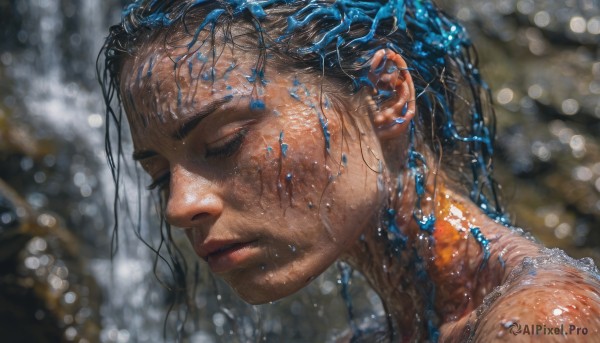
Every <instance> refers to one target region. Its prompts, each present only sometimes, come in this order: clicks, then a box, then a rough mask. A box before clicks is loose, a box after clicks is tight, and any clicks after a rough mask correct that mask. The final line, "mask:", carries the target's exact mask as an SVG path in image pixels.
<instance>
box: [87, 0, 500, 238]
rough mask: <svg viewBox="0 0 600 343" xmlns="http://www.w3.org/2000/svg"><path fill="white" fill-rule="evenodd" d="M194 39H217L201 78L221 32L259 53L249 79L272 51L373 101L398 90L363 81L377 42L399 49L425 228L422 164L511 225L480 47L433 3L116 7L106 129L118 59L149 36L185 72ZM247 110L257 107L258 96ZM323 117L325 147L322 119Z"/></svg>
mask: <svg viewBox="0 0 600 343" xmlns="http://www.w3.org/2000/svg"><path fill="white" fill-rule="evenodd" d="M240 30H241V31H240ZM207 37H208V38H207ZM199 39H208V40H209V42H208V43H210V44H211V46H212V47H213V49H212V56H197V58H198V59H199V60H202V61H203V63H205V65H206V69H205V73H203V74H202V75H204V76H200V75H199V77H206V78H207V79H210V78H211V75H214V69H213V67H214V65H215V61H216V59H218V56H219V51H218V50H217V49H216V48H215V44H216V42H217V39H220V40H221V41H220V42H224V43H230V44H237V45H236V46H237V47H240V48H246V49H249V50H253V51H255V52H256V54H257V56H258V58H257V62H256V66H255V68H254V69H253V70H252V73H253V75H252V77H251V78H248V81H249V82H251V83H254V84H255V86H257V85H258V86H260V83H266V82H268V74H267V73H265V70H266V66H267V63H271V62H270V59H273V60H274V61H276V60H280V61H285V63H280V64H278V65H279V66H280V67H281V68H289V69H290V70H304V71H308V72H310V73H312V74H314V75H322V76H324V79H326V80H330V81H332V82H333V83H334V84H335V85H337V86H339V91H340V92H346V93H347V94H348V95H352V94H356V93H358V92H360V91H361V89H363V88H372V89H374V90H375V91H376V92H377V94H376V95H375V96H374V100H375V102H376V104H381V103H382V102H383V101H385V100H387V99H389V98H390V97H392V96H393V93H391V92H389V91H387V90H385V89H383V88H379V87H378V85H377V84H373V83H372V82H371V81H370V80H369V77H368V73H369V69H370V64H369V62H370V61H371V59H372V57H373V55H374V54H375V53H376V52H377V51H378V50H380V49H384V48H385V49H390V50H393V51H394V52H396V53H398V54H399V55H401V56H402V57H403V58H404V60H406V62H407V65H408V68H409V71H410V73H411V76H412V78H413V81H414V85H415V91H416V94H417V95H416V99H414V101H416V108H417V116H415V118H414V119H413V120H412V121H411V122H410V130H409V133H410V138H409V146H408V155H407V156H408V158H407V164H406V167H407V170H408V172H409V173H411V176H412V177H414V183H415V187H416V189H415V191H416V194H417V198H418V199H417V202H416V204H415V209H414V212H413V216H414V218H415V220H416V221H417V222H418V223H419V225H420V227H421V229H423V230H425V231H428V232H432V231H433V224H434V222H435V217H434V216H433V214H425V213H423V211H422V210H421V200H422V199H421V198H422V197H423V196H424V194H425V184H426V182H427V180H426V177H427V175H429V174H430V173H429V170H431V169H432V168H433V169H438V168H439V166H440V165H443V166H444V170H443V172H444V174H445V175H447V177H448V178H449V179H450V180H453V181H454V184H455V185H456V186H457V187H458V188H462V189H463V190H464V191H465V192H466V193H467V194H468V195H469V197H470V198H471V200H472V201H473V202H474V203H476V204H477V205H478V206H479V207H480V208H481V209H482V210H483V211H484V212H485V213H486V214H488V216H490V217H491V218H493V219H495V220H496V221H498V222H501V223H503V224H506V225H508V219H507V216H506V215H505V213H504V210H503V208H502V206H501V202H500V199H499V192H498V185H497V184H496V182H495V180H494V178H493V175H492V172H493V163H492V156H493V146H494V136H495V122H494V121H495V117H494V111H493V108H492V103H491V96H490V92H489V89H488V87H487V85H486V84H485V82H484V81H483V80H482V78H481V76H480V73H479V70H478V69H477V63H476V62H477V61H476V54H475V51H474V49H473V47H472V44H471V41H470V39H469V37H468V35H467V33H466V32H465V30H464V28H463V27H462V26H461V25H460V24H458V23H457V22H456V21H455V20H453V19H452V18H450V17H449V16H447V15H446V14H445V13H443V12H442V11H441V10H440V9H439V8H437V7H436V6H435V5H434V4H433V3H432V2H430V1H427V0H390V1H384V0H379V1H377V0H375V1H353V0H302V1H293V0H254V1H252V0H248V1H243V0H213V1H208V0H138V1H135V2H133V3H132V4H131V5H129V6H128V7H126V8H125V10H124V11H123V17H122V21H121V23H120V24H118V25H115V26H112V27H111V28H110V34H109V36H108V38H107V39H106V42H105V44H104V46H103V48H102V51H101V53H100V58H99V63H98V73H99V78H100V82H101V84H102V89H103V94H104V99H105V101H106V105H107V113H106V115H107V120H106V122H107V137H109V136H110V131H111V128H110V123H111V122H113V123H115V124H116V126H117V127H118V128H119V129H118V130H120V127H121V123H122V119H123V116H122V106H121V105H122V100H123V99H122V96H123V95H124V94H125V93H123V90H121V89H120V82H121V79H120V76H121V71H122V68H123V65H124V62H125V61H126V60H127V59H128V58H131V56H134V55H135V54H136V53H139V52H140V51H141V50H143V48H144V46H147V45H148V44H167V45H169V44H170V45H171V46H177V47H184V48H185V47H187V48H188V51H187V52H186V54H185V56H181V58H178V57H175V58H174V59H173V62H174V65H175V69H177V68H183V67H184V66H185V61H186V59H188V58H190V56H193V55H194V54H199V52H197V49H198V48H197V46H198V45H202V44H204V43H206V42H199ZM240 42H243V44H242V43H240ZM248 42H253V44H247V43H248ZM248 46H250V47H248ZM272 57H274V58H272ZM273 63H275V62H273ZM151 68H152V66H150V67H149V69H151ZM114 99H116V101H117V104H116V105H115V104H114V103H113V100H114ZM125 100H127V99H125ZM411 100H412V99H411ZM251 106H259V107H260V106H264V104H261V103H260V100H258V99H256V101H254V102H251ZM321 125H322V130H323V137H324V139H325V140H326V146H327V145H328V139H329V132H328V129H327V123H326V119H323V120H321ZM119 132H120V131H119ZM119 139H120V136H119ZM106 149H107V155H108V157H109V163H110V166H111V168H112V170H113V176H114V177H115V181H116V182H117V181H118V178H119V172H120V170H119V161H120V159H119V157H118V155H119V153H120V151H121V148H120V141H119V142H118V145H117V152H116V154H115V152H114V151H113V150H114V146H113V144H112V143H111V142H110V140H109V139H107V144H106ZM399 180H400V178H399ZM399 182H400V181H399ZM401 186H402V185H400V184H399V185H398V191H400V190H401ZM390 211H391V210H390ZM394 218H395V216H394V213H390V223H389V224H388V229H389V230H391V231H394V228H396V225H395V223H394V221H395V219H394ZM393 233H394V232H393Z"/></svg>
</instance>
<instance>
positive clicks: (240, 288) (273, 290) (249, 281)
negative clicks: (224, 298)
mask: <svg viewBox="0 0 600 343" xmlns="http://www.w3.org/2000/svg"><path fill="white" fill-rule="evenodd" d="M276 277H277V273H274V274H272V275H268V274H267V275H265V274H262V273H261V274H258V273H257V274H255V275H253V276H251V277H246V278H240V279H238V280H225V281H226V282H227V283H228V284H229V285H230V287H231V288H233V290H234V291H235V292H236V293H237V295H238V296H239V297H240V298H241V299H242V300H244V301H245V302H247V303H249V304H252V305H261V304H266V303H269V302H272V301H277V300H280V299H282V298H285V297H287V296H290V295H292V294H294V293H296V292H298V291H299V290H301V289H302V288H304V287H305V286H306V285H307V284H308V283H309V282H303V281H300V280H291V279H290V278H288V277H286V278H284V280H274V278H276ZM302 280H304V278H302ZM311 280H312V278H311Z"/></svg>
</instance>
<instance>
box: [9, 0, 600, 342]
mask: <svg viewBox="0 0 600 343" xmlns="http://www.w3.org/2000/svg"><path fill="white" fill-rule="evenodd" d="M122 2H123V1H119V0H103V1H98V0H0V23H2V27H3V29H2V31H1V32H0V337H2V340H3V341H6V342H58V341H69V342H70V341H73V342H82V343H83V342H156V341H161V340H166V341H174V340H175V339H176V337H177V336H176V331H177V325H178V323H177V321H176V320H174V319H173V320H165V314H166V312H167V309H168V307H169V304H170V299H169V296H168V293H167V292H165V291H164V289H163V288H161V287H160V285H159V283H158V282H157V281H156V278H155V276H154V273H153V261H154V255H153V253H152V252H151V251H150V250H149V249H148V248H147V247H145V246H144V245H143V244H141V243H140V241H139V240H138V239H137V238H136V237H135V235H134V234H133V233H134V230H133V229H132V228H137V230H139V232H140V234H142V236H144V237H146V239H147V240H149V241H150V242H151V243H154V244H155V245H156V244H157V242H158V241H157V234H156V229H155V226H153V224H152V223H151V224H150V225H149V226H148V225H146V220H147V219H145V218H142V219H138V218H128V217H125V218H121V227H123V228H124V229H123V230H121V231H120V235H119V237H118V240H119V251H118V253H117V255H116V256H115V257H114V259H113V261H112V262H111V258H110V242H111V239H112V238H113V237H112V234H113V232H112V225H113V221H114V220H113V216H112V213H113V210H112V199H113V192H114V189H113V188H114V187H113V181H112V177H111V175H110V172H109V171H108V169H107V166H106V158H105V154H104V133H103V125H104V114H103V113H104V105H103V100H102V98H101V94H100V89H99V87H98V85H97V81H96V70H95V59H96V54H97V51H98V50H99V48H100V46H101V44H102V41H103V38H104V36H105V34H106V32H107V28H108V26H109V24H111V23H115V22H117V21H118V19H119V16H120V9H121V8H122V6H123V3H122ZM440 3H441V5H442V7H444V8H445V9H446V11H448V12H449V13H452V14H453V15H455V16H456V17H458V18H459V19H460V20H461V21H462V22H463V23H464V24H465V25H466V26H467V27H468V28H469V30H470V32H471V34H472V38H473V41H474V43H475V45H476V46H477V48H478V53H479V57H480V65H481V69H482V72H483V74H484V76H485V78H486V80H487V81H488V83H489V84H490V86H491V88H492V90H493V98H494V101H495V103H496V105H497V106H496V110H497V119H498V132H499V134H498V147H497V150H498V154H497V158H496V168H497V178H498V179H499V180H500V182H501V183H502V185H503V193H504V199H505V202H506V203H507V205H508V210H509V212H510V213H511V215H512V216H511V218H512V219H513V221H514V222H515V223H516V224H517V225H518V226H521V227H523V228H525V229H527V230H529V231H531V232H532V233H533V234H534V235H535V236H536V237H537V238H539V239H540V240H541V241H543V242H544V244H546V245H547V246H550V247H560V248H562V249H565V250H566V251H567V252H568V253H569V254H570V255H572V256H574V257H584V256H591V257H592V258H594V259H595V260H596V262H597V263H598V262H600V225H599V224H600V145H599V144H600V120H599V119H600V58H599V56H600V45H599V43H600V4H599V3H598V1H597V0H560V1H557V0H452V1H440ZM128 168H129V167H128ZM124 172H125V181H124V182H125V183H130V186H129V187H128V190H130V191H132V192H131V194H128V193H124V194H123V195H122V198H123V204H129V206H131V208H132V210H131V211H130V213H137V210H136V208H137V207H138V206H140V207H143V208H146V207H148V206H149V204H148V203H147V200H145V199H144V198H143V197H141V198H138V197H137V196H136V194H135V192H133V190H135V189H136V188H137V186H136V172H135V170H133V169H131V170H129V169H126V170H125V171H124ZM150 205H151V204H150ZM123 206H125V205H123ZM137 223H140V225H139V226H138V225H136V224H137ZM163 269H165V266H162V267H161V265H159V267H158V271H159V272H158V274H159V276H160V275H162V274H161V273H162V270H163ZM163 274H164V273H163ZM201 274H203V272H201ZM165 275H167V274H165ZM200 277H201V280H203V281H202V282H201V283H202V288H203V290H202V291H201V292H199V293H198V295H197V296H196V297H195V304H194V308H196V309H198V311H197V312H198V313H196V314H195V315H196V316H195V317H193V319H192V320H189V321H188V324H187V325H186V327H185V332H187V333H188V334H187V336H186V338H183V340H189V341H193V342H221V341H223V342H231V341H232V340H233V341H235V340H236V339H237V340H239V341H244V340H245V339H246V338H244V337H259V338H260V337H265V338H266V341H281V340H282V339H283V337H285V341H288V342H293V341H297V342H303V341H316V342H318V341H325V340H326V339H327V337H330V336H331V335H332V334H335V333H336V332H340V331H341V330H344V329H346V328H347V327H348V318H347V316H344V315H340V313H341V314H345V306H344V303H343V300H342V299H341V297H340V296H339V288H338V286H337V284H338V283H339V282H338V272H337V270H336V269H335V268H333V269H332V270H331V271H329V272H328V273H327V274H326V275H325V276H323V277H321V278H319V279H318V280H316V282H315V283H314V284H313V285H312V286H311V287H309V288H307V289H306V290H305V291H303V292H301V293H300V294H298V295H297V296H295V297H292V298H290V299H286V300H284V301H281V302H278V303H276V304H271V305H265V306H260V307H252V306H246V305H241V304H239V302H238V300H236V299H235V297H232V296H231V294H229V293H228V290H227V287H224V286H223V285H221V284H220V283H219V282H218V281H216V280H213V279H212V278H210V277H208V276H206V275H201V276H200ZM167 279H168V277H167ZM351 294H352V298H353V300H354V301H355V305H356V308H357V309H356V313H355V315H356V316H357V317H358V318H359V319H357V322H358V321H360V320H369V319H372V320H376V318H378V317H379V316H380V315H381V313H382V309H381V305H380V304H379V303H378V300H377V297H376V296H375V295H374V294H373V292H372V291H368V290H365V288H364V287H363V286H361V280H360V277H355V278H354V279H353V285H352V289H351ZM178 314H181V313H175V317H176V315H178ZM192 314H193V313H192ZM361 318H362V319H361ZM163 326H164V327H166V328H167V330H166V332H167V333H166V336H165V337H163V332H164V331H165V330H163ZM254 340H258V339H256V338H255V339H254Z"/></svg>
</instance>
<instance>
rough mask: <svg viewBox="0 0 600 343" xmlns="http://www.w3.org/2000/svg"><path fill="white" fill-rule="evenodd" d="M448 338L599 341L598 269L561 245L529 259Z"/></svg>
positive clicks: (456, 325) (456, 324)
mask: <svg viewBox="0 0 600 343" xmlns="http://www.w3.org/2000/svg"><path fill="white" fill-rule="evenodd" d="M447 333H448V335H447V336H446V337H447V338H448V339H446V340H445V341H457V342H465V341H466V342H600V274H599V273H598V269H597V268H596V267H595V266H594V264H593V262H592V261H591V259H582V260H574V259H572V258H570V257H568V256H566V255H565V254H564V253H563V252H562V251H560V250H558V249H552V250H551V249H543V253H542V254H541V256H539V257H536V258H525V259H524V260H523V262H522V263H521V264H520V265H517V266H516V267H515V268H514V269H513V270H512V272H511V273H510V274H509V276H508V278H507V279H506V280H505V282H503V283H502V285H501V286H499V287H497V288H496V289H495V290H494V291H493V292H491V293H490V294H489V295H488V296H487V297H486V298H485V300H484V303H483V304H482V305H481V306H479V308H477V309H476V310H475V311H473V312H472V313H470V314H469V315H468V316H466V317H465V318H463V319H462V320H461V321H459V322H457V323H454V325H452V330H451V332H447Z"/></svg>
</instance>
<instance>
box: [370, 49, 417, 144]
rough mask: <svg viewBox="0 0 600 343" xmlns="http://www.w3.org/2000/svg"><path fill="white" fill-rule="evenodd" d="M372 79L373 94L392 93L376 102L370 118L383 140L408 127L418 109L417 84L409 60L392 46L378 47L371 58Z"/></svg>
mask: <svg viewBox="0 0 600 343" xmlns="http://www.w3.org/2000/svg"><path fill="white" fill-rule="evenodd" d="M369 80H370V81H371V82H372V84H373V93H374V95H379V96H385V94H384V93H386V92H391V93H392V94H391V96H389V98H388V99H387V100H385V101H384V102H383V103H381V104H378V106H374V107H376V109H375V110H374V111H373V112H372V113H371V120H372V122H373V125H374V127H375V132H376V133H377V135H378V137H379V138H380V139H382V140H385V139H392V138H395V137H398V136H400V135H401V134H403V133H404V132H405V131H406V130H407V128H408V126H409V123H410V121H411V120H412V119H413V117H414V116H415V110H416V105H415V86H414V83H413V80H412V77H411V76H410V73H409V71H408V67H407V65H406V61H404V59H403V58H402V56H400V55H399V54H397V53H396V52H394V51H392V50H390V49H381V50H379V51H377V52H376V53H375V55H374V56H373V59H372V60H371V68H370V70H369Z"/></svg>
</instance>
